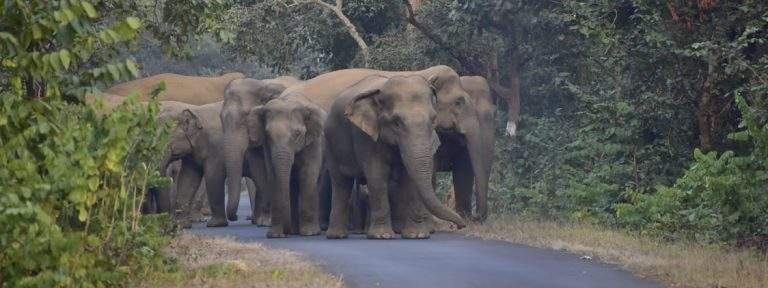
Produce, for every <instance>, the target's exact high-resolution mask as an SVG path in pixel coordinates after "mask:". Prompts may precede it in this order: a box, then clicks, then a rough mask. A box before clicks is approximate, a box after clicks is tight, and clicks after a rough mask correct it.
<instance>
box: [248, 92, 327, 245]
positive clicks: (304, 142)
mask: <svg viewBox="0 0 768 288" xmlns="http://www.w3.org/2000/svg"><path fill="white" fill-rule="evenodd" d="M325 118H326V113H325V110H323V109H322V108H320V107H319V106H317V105H315V104H314V103H313V102H311V101H309V100H308V99H306V98H305V97H304V96H303V95H301V94H293V93H289V94H285V95H281V96H280V97H279V98H276V99H273V100H270V101H269V102H267V104H265V105H264V106H256V107H254V108H252V109H251V112H250V113H249V114H248V120H247V122H248V125H247V126H248V136H249V137H250V143H252V145H254V147H259V146H260V147H262V152H263V154H262V155H263V158H262V159H263V160H264V161H265V164H266V165H265V167H266V168H267V169H266V172H267V175H266V178H267V179H268V186H269V190H270V191H271V192H272V194H271V199H270V201H271V205H270V206H271V212H272V218H271V219H272V221H271V223H270V224H271V227H270V230H269V231H268V232H267V237H269V238H282V237H287V235H290V234H296V232H297V231H296V229H298V234H300V235H303V236H309V235H318V234H320V225H319V223H318V222H319V216H318V204H319V200H318V193H317V186H318V184H319V183H318V181H319V176H320V171H321V167H322V164H323V154H322V152H323V142H324V139H323V137H322V125H323V122H324V121H325ZM256 182H257V183H256V184H257V185H260V183H258V182H259V181H256ZM292 186H293V187H292ZM258 189H260V187H259V188H258ZM296 226H298V227H296Z"/></svg>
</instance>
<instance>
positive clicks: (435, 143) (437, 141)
mask: <svg viewBox="0 0 768 288" xmlns="http://www.w3.org/2000/svg"><path fill="white" fill-rule="evenodd" d="M440 144H441V143H440V137H438V136H437V132H435V131H434V130H432V155H435V153H437V149H438V148H440Z"/></svg>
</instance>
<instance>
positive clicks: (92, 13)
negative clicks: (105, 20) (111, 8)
mask: <svg viewBox="0 0 768 288" xmlns="http://www.w3.org/2000/svg"><path fill="white" fill-rule="evenodd" d="M80 4H81V5H82V6H83V10H85V14H86V15H88V17H90V18H96V17H98V16H99V14H98V13H96V9H94V8H93V5H92V4H91V3H90V2H88V1H82V2H80Z"/></svg>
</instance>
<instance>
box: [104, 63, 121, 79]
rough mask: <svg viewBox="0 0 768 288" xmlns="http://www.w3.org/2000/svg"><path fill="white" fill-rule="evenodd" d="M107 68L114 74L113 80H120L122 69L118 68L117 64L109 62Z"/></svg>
mask: <svg viewBox="0 0 768 288" xmlns="http://www.w3.org/2000/svg"><path fill="white" fill-rule="evenodd" d="M107 70H108V71H109V73H110V74H112V80H115V81H117V80H120V70H118V69H117V66H115V65H113V64H109V65H107Z"/></svg>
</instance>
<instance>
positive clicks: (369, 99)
mask: <svg viewBox="0 0 768 288" xmlns="http://www.w3.org/2000/svg"><path fill="white" fill-rule="evenodd" d="M377 93H379V89H372V90H366V91H363V92H362V93H360V94H357V95H356V96H355V97H354V99H353V100H352V101H351V102H350V103H349V104H347V107H346V109H345V110H344V115H346V116H347V119H349V121H350V122H352V124H354V125H355V126H357V127H358V128H360V130H363V132H365V134H368V135H369V136H371V138H373V141H378V139H379V124H378V113H377V112H376V107H377V105H376V100H375V99H374V98H373V97H374V96H375V95H376V94H377Z"/></svg>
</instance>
